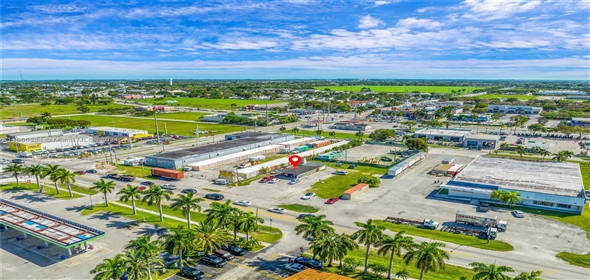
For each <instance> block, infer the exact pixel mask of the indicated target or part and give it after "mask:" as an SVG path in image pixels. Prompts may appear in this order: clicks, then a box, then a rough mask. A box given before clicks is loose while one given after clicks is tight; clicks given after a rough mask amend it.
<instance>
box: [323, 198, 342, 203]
mask: <svg viewBox="0 0 590 280" xmlns="http://www.w3.org/2000/svg"><path fill="white" fill-rule="evenodd" d="M338 200H340V198H337V197H332V198H330V199H328V201H326V204H334V203H336V202H337V201H338Z"/></svg>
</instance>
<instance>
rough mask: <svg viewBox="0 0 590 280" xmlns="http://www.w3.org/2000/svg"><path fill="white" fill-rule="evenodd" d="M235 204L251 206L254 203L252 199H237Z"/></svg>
mask: <svg viewBox="0 0 590 280" xmlns="http://www.w3.org/2000/svg"><path fill="white" fill-rule="evenodd" d="M234 204H235V205H240V206H250V205H252V203H250V201H247V200H236V201H234Z"/></svg>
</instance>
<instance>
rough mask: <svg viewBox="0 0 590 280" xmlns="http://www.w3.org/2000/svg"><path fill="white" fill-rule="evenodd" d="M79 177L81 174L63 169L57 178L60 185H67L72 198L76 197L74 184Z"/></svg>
mask: <svg viewBox="0 0 590 280" xmlns="http://www.w3.org/2000/svg"><path fill="white" fill-rule="evenodd" d="M78 175H80V174H78V173H74V172H70V171H69V170H66V169H63V168H62V170H61V172H60V173H58V174H57V177H58V179H59V183H60V184H62V185H63V184H66V186H68V192H69V193H70V197H74V194H73V193H72V183H76V176H78ZM101 180H102V179H101ZM113 184H114V183H113ZM105 201H106V196H105ZM107 206H108V204H107Z"/></svg>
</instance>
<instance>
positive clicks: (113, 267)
mask: <svg viewBox="0 0 590 280" xmlns="http://www.w3.org/2000/svg"><path fill="white" fill-rule="evenodd" d="M124 265H125V259H124V257H123V254H117V255H116V256H115V257H114V258H112V259H104V260H103V261H102V263H99V264H98V265H97V266H96V267H95V268H94V269H92V270H91V271H90V273H92V274H96V275H94V277H93V278H92V279H94V280H111V279H120V278H121V277H122V276H123V274H125V271H126V269H125V267H124Z"/></svg>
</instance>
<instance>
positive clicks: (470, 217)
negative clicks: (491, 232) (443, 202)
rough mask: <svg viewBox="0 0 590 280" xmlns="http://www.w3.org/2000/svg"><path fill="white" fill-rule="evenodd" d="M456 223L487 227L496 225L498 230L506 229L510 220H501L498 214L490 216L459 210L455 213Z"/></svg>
mask: <svg viewBox="0 0 590 280" xmlns="http://www.w3.org/2000/svg"><path fill="white" fill-rule="evenodd" d="M455 223H458V224H466V225H468V226H480V227H487V228H494V227H495V228H497V229H498V231H506V230H507V229H508V222H506V221H501V220H499V219H498V217H497V216H494V217H488V216H485V215H482V214H475V213H467V212H462V211H458V212H457V215H455Z"/></svg>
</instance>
